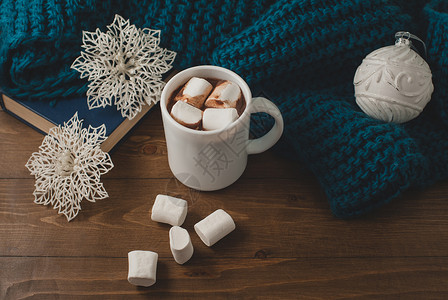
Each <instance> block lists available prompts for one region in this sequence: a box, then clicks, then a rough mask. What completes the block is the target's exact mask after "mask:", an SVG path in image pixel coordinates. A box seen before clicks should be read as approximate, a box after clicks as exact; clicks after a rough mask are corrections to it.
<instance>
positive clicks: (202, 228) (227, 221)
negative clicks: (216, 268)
mask: <svg viewBox="0 0 448 300" xmlns="http://www.w3.org/2000/svg"><path fill="white" fill-rule="evenodd" d="M235 228H236V226H235V222H234V221H233V219H232V217H231V216H230V215H229V214H228V213H226V212H225V211H224V210H222V209H218V210H216V211H214V212H213V213H211V214H210V215H208V216H207V217H205V218H204V219H202V220H201V221H199V222H198V223H196V224H195V225H194V230H195V231H196V233H197V234H198V235H199V237H200V238H201V240H202V241H203V242H204V244H206V245H207V246H209V247H210V246H213V245H214V244H215V243H216V242H217V241H219V240H220V239H222V238H223V237H225V236H226V235H228V234H229V233H231V232H232V231H233V230H234V229H235Z"/></svg>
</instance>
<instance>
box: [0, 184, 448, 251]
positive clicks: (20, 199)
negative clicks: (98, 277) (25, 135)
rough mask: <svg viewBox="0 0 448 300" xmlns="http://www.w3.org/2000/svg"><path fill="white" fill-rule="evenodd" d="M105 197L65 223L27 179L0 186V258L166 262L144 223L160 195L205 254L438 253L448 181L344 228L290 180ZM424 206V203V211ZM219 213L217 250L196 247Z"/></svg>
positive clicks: (158, 232) (444, 243) (131, 187)
mask: <svg viewBox="0 0 448 300" xmlns="http://www.w3.org/2000/svg"><path fill="white" fill-rule="evenodd" d="M104 182H105V187H106V189H107V191H108V192H109V195H110V198H108V199H105V200H102V201H99V202H97V203H89V202H85V203H84V202H83V203H82V207H83V210H82V211H81V212H80V213H79V215H78V217H76V218H75V219H74V220H73V221H72V222H70V223H68V222H67V221H66V219H65V217H64V216H62V215H57V212H56V211H54V210H53V209H52V208H50V207H45V206H42V205H36V204H33V202H32V201H33V199H32V195H31V194H32V191H33V180H25V179H22V180H20V179H19V180H17V179H11V180H0V195H3V197H5V198H3V199H2V200H1V201H0V215H1V227H0V240H2V241H7V242H6V243H3V244H2V245H1V246H0V255H3V256H6V255H12V256H39V255H44V256H47V255H49V256H98V255H101V256H111V257H115V256H122V255H123V253H127V252H128V251H130V250H135V249H138V248H149V249H154V250H155V251H157V252H159V253H161V255H162V256H168V255H169V247H168V230H169V226H168V225H165V224H159V223H156V222H153V221H151V220H150V215H149V211H150V209H151V207H152V204H153V201H154V199H155V196H156V195H157V194H159V193H165V194H170V195H173V196H178V197H181V198H184V199H186V200H187V201H188V204H189V213H188V216H187V219H186V221H185V223H184V225H183V227H185V228H186V229H187V230H189V231H190V234H191V235H192V240H193V243H194V245H195V246H196V248H197V251H198V253H200V254H201V256H203V257H222V256H224V257H228V256H232V257H257V256H265V257H364V256H373V257H377V256H405V257H406V256H445V255H446V254H447V249H448V219H447V217H446V216H447V212H448V202H447V201H446V198H447V197H448V195H447V193H448V191H447V189H446V184H445V185H438V186H437V185H436V186H434V187H433V188H431V189H428V190H427V191H425V192H424V193H423V192H416V191H413V192H410V193H408V194H406V195H405V197H403V198H402V199H397V200H396V201H395V202H394V203H392V204H391V205H389V206H386V207H385V208H384V209H382V210H381V211H380V212H379V213H378V214H372V215H370V216H367V217H365V218H362V219H357V220H351V221H344V220H339V219H336V218H335V217H333V216H332V215H331V213H330V211H329V208H328V204H327V202H326V200H325V197H324V195H322V194H321V192H320V190H319V188H318V187H313V186H308V185H299V184H297V182H296V181H295V180H289V179H284V180H281V179H272V180H271V181H269V182H267V181H260V180H258V179H242V180H241V181H239V182H238V183H236V184H235V185H233V186H231V187H229V188H226V189H224V190H221V191H217V192H197V191H194V190H191V189H188V188H186V187H185V186H183V185H181V184H180V183H179V182H177V180H175V179H170V180H165V179H146V180H137V179H133V180H131V179H127V180H125V179H105V180H104ZM428 203H430V205H428ZM218 208H222V209H224V210H226V211H227V212H229V213H230V215H232V216H233V218H234V220H235V222H236V224H237V230H236V231H235V232H233V233H232V234H230V235H229V236H228V237H226V238H225V239H224V240H223V241H221V242H220V243H219V244H217V245H216V246H215V247H212V248H208V247H206V246H205V245H203V244H202V242H201V241H200V240H199V238H198V237H197V235H196V234H195V233H194V231H193V225H194V224H195V223H196V222H198V221H199V220H201V219H202V218H204V217H205V216H207V215H208V214H209V213H211V212H213V211H214V210H216V209H218Z"/></svg>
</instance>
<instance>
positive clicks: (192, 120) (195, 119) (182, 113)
mask: <svg viewBox="0 0 448 300" xmlns="http://www.w3.org/2000/svg"><path fill="white" fill-rule="evenodd" d="M171 116H172V117H173V119H174V120H176V122H178V123H179V124H181V125H183V126H185V127H188V128H191V129H198V128H199V126H200V125H201V120H202V110H200V109H199V108H196V107H194V106H192V105H190V104H188V103H186V102H183V101H177V102H176V103H175V104H174V105H173V107H172V108H171Z"/></svg>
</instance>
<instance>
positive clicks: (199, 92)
mask: <svg viewBox="0 0 448 300" xmlns="http://www.w3.org/2000/svg"><path fill="white" fill-rule="evenodd" d="M212 88H213V86H212V85H211V84H210V82H208V81H207V80H205V79H203V78H198V77H192V78H191V79H190V80H188V82H187V83H186V84H185V85H184V87H183V88H182V89H181V90H180V92H179V94H177V95H176V97H175V98H174V100H175V101H179V100H180V101H183V102H187V103H188V104H190V105H193V106H195V107H197V108H201V107H202V105H203V104H204V101H205V99H206V98H207V96H208V95H209V94H210V92H211V90H212Z"/></svg>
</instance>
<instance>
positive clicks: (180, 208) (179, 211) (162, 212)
mask: <svg viewBox="0 0 448 300" xmlns="http://www.w3.org/2000/svg"><path fill="white" fill-rule="evenodd" d="M187 210H188V204H187V201H185V200H183V199H179V198H175V197H171V196H167V195H157V197H156V200H155V201H154V205H153V206H152V212H151V220H153V221H156V222H161V223H167V224H170V225H172V226H180V225H182V223H183V222H184V221H185V217H186V216H187Z"/></svg>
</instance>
